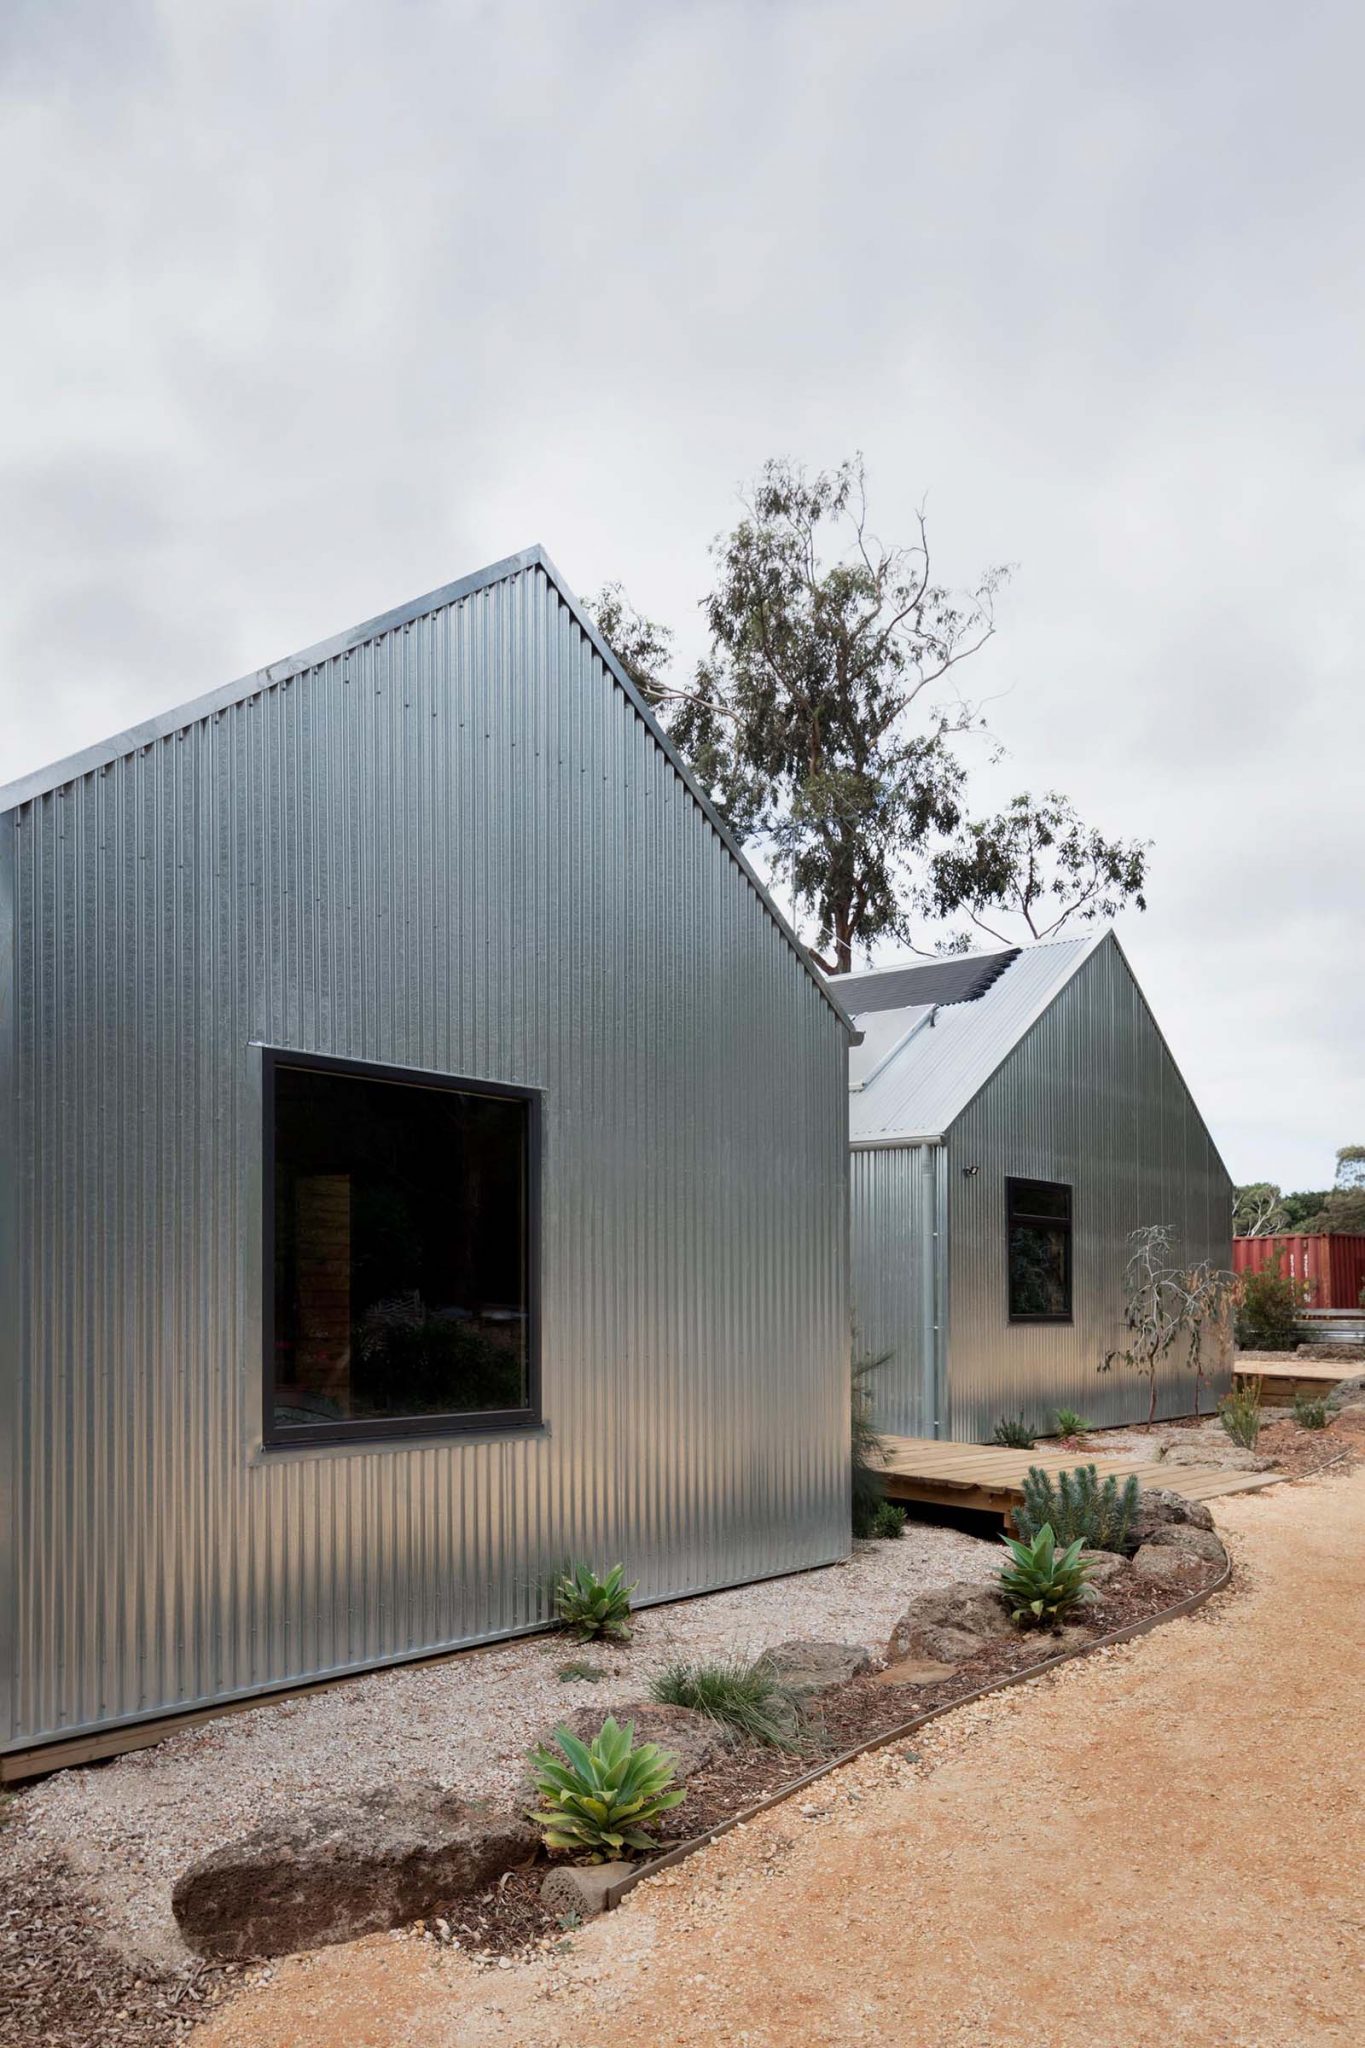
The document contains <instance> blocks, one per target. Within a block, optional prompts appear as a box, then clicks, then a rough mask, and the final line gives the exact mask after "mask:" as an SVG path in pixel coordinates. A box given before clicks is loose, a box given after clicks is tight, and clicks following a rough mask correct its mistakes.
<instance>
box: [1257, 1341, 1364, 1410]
mask: <svg viewBox="0 0 1365 2048" xmlns="http://www.w3.org/2000/svg"><path fill="white" fill-rule="evenodd" d="M1359 1370H1360V1365H1359V1361H1358V1360H1356V1359H1351V1358H1338V1359H1327V1358H1296V1357H1295V1356H1294V1354H1293V1352H1292V1351H1287V1352H1286V1353H1285V1354H1284V1356H1283V1357H1282V1358H1249V1359H1248V1360H1247V1361H1246V1363H1245V1365H1238V1366H1237V1367H1236V1368H1235V1369H1234V1372H1233V1377H1234V1379H1237V1380H1259V1381H1260V1382H1261V1406H1262V1407H1263V1408H1288V1407H1290V1406H1291V1405H1292V1403H1293V1400H1294V1396H1295V1395H1296V1394H1306V1395H1308V1396H1309V1397H1310V1398H1311V1397H1312V1396H1314V1395H1316V1396H1317V1397H1318V1399H1321V1398H1322V1396H1323V1395H1324V1394H1325V1393H1326V1392H1327V1389H1328V1388H1329V1387H1334V1386H1335V1385H1336V1383H1337V1381H1338V1380H1344V1379H1348V1378H1350V1377H1351V1376H1352V1375H1353V1374H1354V1373H1356V1372H1358V1371H1359Z"/></svg>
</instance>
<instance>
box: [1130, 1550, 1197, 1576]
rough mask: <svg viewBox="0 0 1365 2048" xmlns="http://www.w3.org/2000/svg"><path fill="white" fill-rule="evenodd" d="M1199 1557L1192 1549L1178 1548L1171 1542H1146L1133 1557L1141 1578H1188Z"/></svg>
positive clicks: (1134, 1567) (1136, 1571) (1135, 1568)
mask: <svg viewBox="0 0 1365 2048" xmlns="http://www.w3.org/2000/svg"><path fill="white" fill-rule="evenodd" d="M1198 1563H1199V1559H1198V1558H1197V1557H1196V1556H1195V1554H1194V1552H1193V1551H1192V1550H1177V1549H1175V1548H1173V1547H1172V1546H1171V1545H1170V1544H1164V1545H1163V1544H1159V1543H1144V1544H1143V1546H1142V1548H1141V1550H1140V1551H1139V1552H1138V1554H1137V1556H1136V1557H1135V1558H1134V1559H1133V1570H1134V1572H1135V1573H1136V1574H1137V1576H1138V1577H1139V1578H1140V1579H1175V1580H1180V1579H1186V1578H1188V1577H1189V1576H1190V1574H1191V1573H1192V1572H1193V1570H1194V1567H1195V1566H1196V1565H1197V1564H1198Z"/></svg>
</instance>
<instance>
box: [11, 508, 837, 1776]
mask: <svg viewBox="0 0 1365 2048" xmlns="http://www.w3.org/2000/svg"><path fill="white" fill-rule="evenodd" d="M847 1045H848V1026H847V1020H846V1019H845V1018H844V1016H843V1015H842V1013H841V1011H840V1009H839V1007H838V1003H837V1000H836V999H834V998H832V997H831V995H830V993H829V991H828V990H827V989H826V988H825V986H824V985H823V983H822V982H821V981H820V979H819V978H818V976H816V974H815V973H814V971H813V970H812V969H811V967H810V965H809V963H808V961H807V959H806V956H805V955H804V953H803V952H802V951H801V949H800V948H799V946H798V945H797V943H796V942H795V940H794V939H793V937H792V935H791V933H790V932H789V930H788V929H787V927H786V926H785V925H784V923H783V922H782V920H781V918H780V916H779V915H778V913H777V911H776V910H775V908H774V906H773V904H772V903H771V901H770V900H769V898H768V897H767V896H766V895H765V893H764V891H763V890H762V888H761V887H760V886H759V884H758V883H757V881H756V880H755V878H754V876H753V875H752V873H751V872H750V870H749V869H748V867H747V866H746V864H745V862H744V860H743V858H742V856H741V855H740V854H739V853H738V851H737V850H736V848H735V847H734V845H733V844H732V843H731V842H730V840H729V839H728V837H727V835H726V833H725V831H724V829H723V828H722V827H721V825H720V824H719V822H718V820H717V819H716V817H715V816H714V815H713V814H712V812H711V811H710V809H709V808H708V806H707V804H706V802H705V800H704V799H703V798H702V797H701V796H700V795H699V793H698V791H697V790H696V788H695V787H694V786H693V784H692V783H691V782H690V780H689V778H688V776H687V774H686V772H685V771H684V769H683V768H682V767H681V765H680V764H679V762H678V760H677V759H676V757H675V756H674V755H673V753H672V752H671V750H670V748H669V746H668V744H667V742H666V740H665V739H664V738H663V736H662V735H661V733H660V732H659V730H658V728H657V727H656V726H655V724H654V723H653V721H652V720H651V718H650V716H649V714H648V712H647V711H646V709H645V708H644V706H643V705H642V703H641V702H640V700H639V698H638V697H637V696H636V694H635V692H634V690H633V689H632V686H631V684H630V682H629V681H628V679H627V677H626V676H625V675H624V674H623V672H622V670H621V669H620V667H619V665H618V664H617V663H616V661H615V660H614V659H613V657H612V656H611V654H610V653H609V652H608V650H607V648H606V647H605V646H604V644H603V643H602V641H601V639H600V637H599V636H598V634H597V633H596V631H595V629H594V627H593V626H592V624H591V623H590V621H589V620H588V619H587V618H586V616H585V615H584V613H583V612H582V611H581V610H580V609H579V608H578V606H577V605H576V603H575V602H574V600H573V598H572V597H571V596H570V595H569V593H568V591H567V590H566V588H565V586H564V583H563V581H562V579H561V578H560V577H559V576H558V574H557V573H556V571H555V570H554V568H553V566H552V565H551V563H550V562H549V561H548V560H547V558H546V557H545V555H544V554H543V552H542V551H541V550H539V549H532V550H530V551H529V552H527V553H525V554H522V555H519V556H516V557H514V558H512V559H510V560H508V561H505V562H501V563H499V564H497V565H496V566H495V567H494V568H491V569H489V570H487V571H485V572H484V573H482V574H480V575H478V576H475V577H472V578H469V579H467V580H465V581H463V582H460V583H456V584H452V585H451V586H449V587H448V588H446V589H443V590H440V591H437V592H435V593H434V594H433V595H431V596H430V597H426V598H423V599H421V600H419V601H418V602H416V603H414V604H410V605H407V606H405V607H404V608H402V609H401V610H399V611H395V612H392V613H390V614H388V615H386V616H385V617H383V618H379V619H375V620H372V621H371V622H370V623H369V624H367V625H365V626H362V627H359V628H357V630H356V631H354V632H351V633H346V634H343V635H341V636H340V637H338V638H337V639H335V640H332V641H330V642H328V643H327V644H325V645H324V646H320V647H316V648H313V649H311V650H310V651H309V652H307V653H305V654H302V655H299V656H297V657H296V658H294V659H293V660H290V661H285V662H281V663H277V664H275V665H273V666H272V667H270V668H268V669H263V670H262V671H260V672H259V673H258V674H256V675H253V676H250V677H248V678H246V679H245V680H244V681H243V682H241V683H239V684H235V685H232V686H230V687H228V688H226V689H224V690H222V691H220V692H218V693H217V694H215V695H213V696H211V697H207V698H204V699H202V700H200V701H199V702H197V703H193V704H189V705H187V706H185V707H183V708H182V709H180V710H178V711H176V712H174V713H172V714H170V715H169V716H167V717H164V718H160V719H157V720H156V721H154V722H153V723H152V724H149V725H147V726H145V727H142V728H140V729H139V730H137V731H134V732H130V733H126V734H124V735H123V736H121V737H120V738H118V739H115V740H112V741H110V742H109V743H108V744H107V745H105V746H101V747H96V748H94V749H92V750H90V751H89V752H88V753H86V754H83V755H81V756H78V757H76V758H74V759H72V760H70V761H67V762H64V763H62V764H61V765H60V766H58V767H56V768H54V769H52V770H51V771H49V772H47V773H43V774H40V775H36V776H33V777H30V778H28V779H27V780H26V781H24V782H22V783H19V784H17V785H15V786H14V787H12V788H11V789H9V790H7V791H5V792H3V793H0V1121H2V1123H3V1132H2V1133H0V1159H2V1160H3V1175H2V1176H0V1204H2V1205H3V1206H2V1208H0V1347H2V1348H0V1487H3V1498H2V1499H0V1750H3V1751H8V1752H10V1753H11V1759H12V1760H13V1753H14V1752H17V1751H24V1750H29V1751H32V1750H33V1748H34V1746H36V1745H40V1744H42V1743H43V1742H45V1741H50V1740H52V1739H54V1738H57V1737H63V1736H69V1735H72V1734H74V1733H76V1732H78V1731H90V1730H97V1729H109V1728H113V1727H126V1726H127V1724H131V1723H136V1722H138V1721H140V1720H146V1719H150V1718H154V1717H159V1716H165V1715H167V1714H171V1713H174V1712H178V1711H183V1710H186V1709H190V1708H194V1707H199V1706H202V1705H205V1704H208V1703H215V1702H222V1701H225V1700H230V1699H235V1698H240V1697H242V1696H245V1695H252V1694H257V1693H261V1692H265V1691H269V1690H273V1689H275V1688H278V1687H282V1686H286V1685H289V1684H293V1683H297V1682H300V1681H304V1680H313V1679H317V1678H320V1677H325V1676H329V1675H332V1674H339V1673H343V1672H348V1671H356V1670H361V1669H364V1668H367V1667H371V1666H375V1665H380V1664H384V1663H388V1662H392V1661H394V1660H399V1659H403V1658H410V1657H414V1656H417V1655H420V1654H422V1653H426V1652H431V1651H433V1650H438V1649H443V1648H446V1647H450V1646H454V1645H458V1644H463V1643H473V1642H478V1641H484V1640H487V1639H489V1638H493V1637H497V1636H502V1635H507V1634H511V1633H514V1632H517V1631H521V1630H525V1629H528V1628H531V1627H533V1626H534V1625H536V1624H537V1623H539V1622H542V1621H543V1620H544V1619H545V1618H546V1615H547V1596H546V1584H547V1575H549V1574H550V1573H551V1571H552V1569H553V1568H554V1567H555V1566H557V1565H559V1564H561V1563H562V1562H563V1560H564V1559H565V1558H566V1557H567V1556H569V1555H570V1554H573V1555H576V1556H582V1557H586V1558H589V1559H591V1560H593V1561H595V1562H596V1563H598V1564H599V1565H600V1566H605V1565H607V1564H611V1563H614V1562H615V1561H616V1560H617V1559H618V1558H619V1559H622V1560H623V1561H624V1562H625V1564H626V1566H627V1568H628V1571H629V1573H630V1575H631V1576H632V1577H633V1578H638V1580H639V1581H640V1591H639V1596H638V1597H639V1598H640V1599H642V1600H657V1599H660V1598H664V1597H666V1596H670V1595H675V1594H683V1593H688V1592H692V1591H695V1590H698V1589H701V1588H706V1587H715V1586H719V1585H724V1584H728V1583H734V1582H738V1581H743V1580H747V1579H753V1578H756V1577H759V1576H762V1575H765V1574H771V1573H779V1572H785V1571H791V1570H793V1569H796V1568H798V1567H802V1566H807V1565H814V1564H818V1563H821V1562H823V1561H826V1560H829V1559H832V1558H837V1557H839V1556H841V1555H843V1554H845V1553H846V1551H847V1548H848V1540H849V1538H848V1435H847V1359H848V1327H849V1323H848V1303H847V1217H848V1190H847V1159H846V1144H847V1093H846V1072H845V1060H846V1051H847Z"/></svg>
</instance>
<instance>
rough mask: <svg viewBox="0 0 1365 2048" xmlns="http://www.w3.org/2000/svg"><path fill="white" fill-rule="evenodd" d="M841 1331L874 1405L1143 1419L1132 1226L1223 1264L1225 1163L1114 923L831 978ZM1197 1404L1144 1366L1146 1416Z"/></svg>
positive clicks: (913, 1426)
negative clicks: (845, 1206)
mask: <svg viewBox="0 0 1365 2048" xmlns="http://www.w3.org/2000/svg"><path fill="white" fill-rule="evenodd" d="M830 986H831V987H832V988H834V989H835V991H836V992H837V993H838V995H839V997H840V999H841V1001H842V1002H843V1003H844V1004H845V1005H846V1007H847V1008H848V1009H849V1010H850V1011H851V1012H852V1014H853V1017H854V1021H855V1022H856V1023H857V1024H858V1026H859V1027H860V1029H861V1031H862V1033H863V1041H862V1044H861V1045H857V1046H855V1047H854V1048H853V1050H852V1051H851V1053H850V1065H849V1081H850V1089H849V1104H850V1116H849V1125H850V1139H851V1143H852V1244H853V1303H854V1320H855V1325H856V1331H857V1336H856V1342H857V1347H858V1350H859V1351H860V1352H861V1353H863V1354H865V1355H873V1356H875V1355H878V1354H880V1353H883V1352H888V1351H889V1352H890V1353H891V1358H890V1360H889V1361H888V1363H887V1364H886V1365H885V1366H884V1367H883V1368H882V1370H881V1372H880V1373H879V1374H878V1375H877V1376H876V1382H877V1385H878V1422H879V1424H880V1426H881V1427H882V1428H883V1429H885V1430H887V1431H894V1432H896V1433H898V1434H902V1435H907V1436H922V1437H934V1436H940V1437H954V1438H958V1439H960V1440H964V1441H981V1440H983V1439H986V1438H988V1437H989V1435H990V1433H991V1430H992V1428H993V1426H994V1424H995V1423H996V1422H997V1421H998V1420H999V1419H1000V1418H1001V1417H1002V1416H1015V1415H1018V1414H1020V1413H1021V1412H1022V1413H1023V1415H1024V1416H1025V1417H1026V1419H1028V1420H1029V1421H1030V1422H1032V1423H1034V1424H1035V1425H1037V1426H1040V1427H1042V1426H1046V1425H1048V1424H1050V1421H1051V1416H1052V1413H1053V1411H1054V1410H1055V1409H1056V1408H1057V1407H1059V1406H1063V1405H1064V1406H1067V1407H1070V1408H1074V1409H1076V1410H1077V1411H1078V1412H1079V1413H1081V1414H1082V1415H1084V1416H1085V1417H1086V1419H1087V1420H1088V1421H1090V1422H1092V1423H1095V1424H1102V1423H1112V1422H1124V1421H1129V1420H1137V1419H1139V1418H1145V1416H1146V1413H1147V1392H1146V1383H1145V1382H1144V1381H1141V1380H1140V1379H1139V1378H1138V1376H1137V1375H1136V1374H1134V1373H1133V1372H1132V1371H1131V1370H1129V1369H1128V1368H1125V1367H1123V1366H1121V1365H1115V1366H1114V1367H1112V1368H1111V1370H1110V1371H1109V1372H1107V1373H1104V1374H1100V1373H1099V1372H1098V1370H1097V1367H1098V1365H1099V1362H1100V1360H1101V1359H1102V1358H1103V1357H1104V1355H1105V1353H1106V1352H1107V1351H1110V1350H1112V1349H1113V1348H1114V1347H1115V1346H1117V1345H1118V1344H1119V1343H1120V1342H1121V1341H1122V1340H1123V1333H1122V1314H1123V1299H1124V1295H1123V1271H1124V1266H1125V1264H1126V1262H1127V1259H1128V1256H1129V1251H1130V1246H1129V1243H1128V1237H1129V1233H1130V1232H1131V1231H1133V1230H1135V1229H1137V1228H1139V1227H1140V1226H1143V1225H1147V1224H1153V1223H1165V1224H1169V1225H1170V1226H1172V1228H1173V1229H1174V1230H1175V1231H1176V1232H1177V1234H1178V1237H1179V1240H1180V1247H1181V1255H1182V1257H1183V1258H1184V1259H1187V1260H1188V1261H1190V1262H1194V1261H1195V1260H1198V1259H1203V1258H1209V1259H1212V1260H1213V1261H1214V1263H1215V1264H1216V1265H1218V1266H1220V1267H1224V1268H1226V1267H1227V1266H1228V1265H1229V1263H1230V1252H1231V1235H1232V1220H1231V1219H1232V1183H1231V1181H1230V1179H1229V1177H1228V1173H1227V1170H1226V1168H1225V1167H1224V1165H1223V1162H1222V1160H1221V1159H1220V1158H1219V1156H1218V1152H1217V1149H1216V1148H1215V1146H1214V1143H1213V1140H1212V1138H1211V1137H1210V1136H1209V1133H1208V1130H1207V1128H1206V1126H1205V1124H1204V1121H1203V1119H1202V1117H1201V1116H1200V1114H1199V1111H1198V1109H1197V1108H1196V1106H1195V1103H1194V1100H1193V1098H1192V1097H1191V1095H1190V1092H1189V1090H1188V1088H1187V1087H1186V1086H1185V1083H1184V1081H1183V1080H1182V1079H1181V1077H1180V1074H1179V1071H1178V1070H1177V1068H1176V1064H1175V1061H1174V1060H1173V1059H1172V1057H1171V1054H1170V1051H1169V1049H1168V1048H1167V1045H1166V1042H1165V1040H1164V1039H1163V1038H1162V1036H1161V1032H1160V1030H1159V1029H1158V1027H1157V1025H1156V1022H1155V1020H1154V1018H1153V1017H1152V1013H1151V1011H1150V1010H1149V1009H1148V1007H1147V1004H1146V1002H1145V1000H1144V998H1143V995H1142V992H1141V990H1140V989H1139V988H1138V985H1137V983H1136V981H1135V980H1134V978H1133V974H1132V970H1131V969H1130V967H1129V965H1128V962H1127V960H1126V959H1125V957H1124V954H1123V952H1122V949H1121V948H1120V946H1119V943H1118V941H1117V939H1116V938H1115V937H1114V935H1113V933H1112V932H1110V931H1108V930H1105V931H1102V932H1100V933H1099V934H1098V936H1095V937H1091V938H1086V939H1073V940H1057V941H1053V942H1050V943H1045V944H1040V945H1033V946H1029V947H1027V948H1025V949H1023V950H1017V949H1016V950H1013V951H1005V952H1000V953H995V954H986V955H979V956H973V957H968V958H957V959H945V960H940V961H933V962H926V963H925V964H923V965H916V966H910V967H892V968H887V969H881V970H873V971H871V972H869V973H866V974H854V975H843V976H840V977H838V978H836V979H835V980H833V981H832V982H831V984H830ZM1191 1406H1192V1386H1191V1375H1190V1374H1189V1372H1188V1371H1187V1370H1184V1369H1183V1368H1182V1366H1180V1365H1176V1366H1173V1367H1172V1368H1171V1369H1170V1370H1169V1371H1166V1372H1163V1374H1162V1375H1161V1377H1160V1379H1159V1413H1161V1414H1163V1415H1178V1414H1185V1413H1187V1412H1189V1410H1190V1408H1191Z"/></svg>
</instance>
